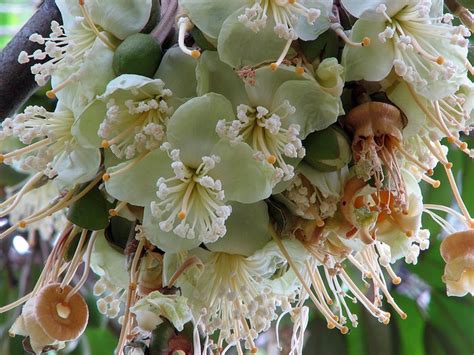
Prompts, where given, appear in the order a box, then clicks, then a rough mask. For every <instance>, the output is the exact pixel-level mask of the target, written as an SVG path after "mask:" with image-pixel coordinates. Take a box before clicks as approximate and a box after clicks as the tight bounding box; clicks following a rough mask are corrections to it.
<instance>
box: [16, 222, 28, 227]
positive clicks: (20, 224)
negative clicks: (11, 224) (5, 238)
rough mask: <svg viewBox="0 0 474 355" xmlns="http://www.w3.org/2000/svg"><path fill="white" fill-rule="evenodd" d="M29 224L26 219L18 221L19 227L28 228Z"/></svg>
mask: <svg viewBox="0 0 474 355" xmlns="http://www.w3.org/2000/svg"><path fill="white" fill-rule="evenodd" d="M27 224H28V223H26V221H20V222H18V227H20V228H26V226H27Z"/></svg>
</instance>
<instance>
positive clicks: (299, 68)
mask: <svg viewBox="0 0 474 355" xmlns="http://www.w3.org/2000/svg"><path fill="white" fill-rule="evenodd" d="M295 72H296V74H298V75H303V73H304V68H303V67H300V66H297V67H296V69H295Z"/></svg>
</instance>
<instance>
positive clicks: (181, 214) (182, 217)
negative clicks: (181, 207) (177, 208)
mask: <svg viewBox="0 0 474 355" xmlns="http://www.w3.org/2000/svg"><path fill="white" fill-rule="evenodd" d="M178 218H179V219H180V220H181V221H183V220H184V219H185V218H186V212H184V211H181V212H179V213H178Z"/></svg>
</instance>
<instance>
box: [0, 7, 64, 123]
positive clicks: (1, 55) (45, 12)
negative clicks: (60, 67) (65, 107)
mask: <svg viewBox="0 0 474 355" xmlns="http://www.w3.org/2000/svg"><path fill="white" fill-rule="evenodd" d="M53 20H55V21H58V22H62V20H61V14H60V12H59V9H58V8H57V6H56V4H55V2H54V0H45V1H44V3H43V4H42V5H41V7H40V8H39V9H38V11H36V13H35V14H34V15H33V16H32V17H31V18H30V19H29V20H28V22H27V23H26V24H25V25H24V26H23V27H22V28H21V30H20V31H19V32H18V33H17V34H16V35H15V37H13V39H12V40H11V41H10V42H9V43H8V44H7V46H6V47H5V48H4V49H3V50H2V51H1V52H0V121H3V119H5V118H6V117H8V116H10V115H12V114H13V113H14V112H15V111H16V110H17V109H18V107H20V106H21V105H22V104H23V103H24V102H25V101H26V100H27V99H28V98H29V97H30V96H31V94H33V92H34V91H35V90H36V89H37V88H38V86H37V85H36V82H35V80H34V76H33V75H32V74H31V72H30V67H31V65H33V64H34V63H33V61H32V62H31V63H28V64H20V63H18V55H19V54H20V52H21V51H23V50H24V51H27V52H28V53H33V52H34V51H35V50H36V49H39V48H40V47H41V46H40V45H38V44H37V43H33V42H31V41H29V39H28V37H29V36H30V35H31V34H33V33H35V32H37V33H39V34H41V35H42V36H45V37H48V35H49V33H50V32H51V29H50V25H51V21H53Z"/></svg>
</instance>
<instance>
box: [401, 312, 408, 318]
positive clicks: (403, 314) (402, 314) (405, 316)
mask: <svg viewBox="0 0 474 355" xmlns="http://www.w3.org/2000/svg"><path fill="white" fill-rule="evenodd" d="M400 317H401V318H402V319H407V317H408V316H407V314H406V313H404V312H403V313H401V314H400Z"/></svg>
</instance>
